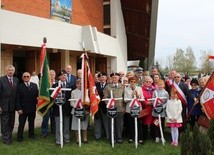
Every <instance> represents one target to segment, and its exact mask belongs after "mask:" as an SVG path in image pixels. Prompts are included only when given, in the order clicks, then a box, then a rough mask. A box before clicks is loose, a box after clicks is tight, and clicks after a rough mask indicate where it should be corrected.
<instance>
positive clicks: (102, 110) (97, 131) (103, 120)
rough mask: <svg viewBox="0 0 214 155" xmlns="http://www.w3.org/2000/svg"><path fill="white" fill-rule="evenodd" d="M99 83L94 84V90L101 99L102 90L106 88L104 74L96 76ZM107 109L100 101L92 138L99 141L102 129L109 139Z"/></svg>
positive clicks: (105, 76) (103, 102)
mask: <svg viewBox="0 0 214 155" xmlns="http://www.w3.org/2000/svg"><path fill="white" fill-rule="evenodd" d="M98 77H99V81H100V82H97V83H96V88H97V91H98V94H99V96H100V99H101V100H102V99H103V90H104V89H105V87H106V86H107V74H106V73H100V74H98ZM106 113H107V109H106V104H105V101H100V103H99V109H98V111H97V113H96V114H95V117H94V136H95V138H96V139H97V140H99V139H101V136H102V129H103V127H104V131H105V136H106V138H107V139H109V137H110V136H109V130H108V127H109V125H108V116H107V114H106Z"/></svg>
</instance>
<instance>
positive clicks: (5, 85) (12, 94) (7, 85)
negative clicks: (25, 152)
mask: <svg viewBox="0 0 214 155" xmlns="http://www.w3.org/2000/svg"><path fill="white" fill-rule="evenodd" d="M14 73H15V67H14V66H13V65H8V66H7V67H6V75H5V76H2V77H1V78H0V92H1V93H0V112H1V113H2V116H1V122H2V124H1V131H2V139H3V143H4V144H6V145H9V144H11V143H12V132H13V128H14V122H15V110H16V107H18V104H19V102H18V100H17V85H18V83H19V80H18V79H17V78H16V77H14V76H13V75H14ZM18 113H20V114H21V113H22V111H21V110H20V111H18Z"/></svg>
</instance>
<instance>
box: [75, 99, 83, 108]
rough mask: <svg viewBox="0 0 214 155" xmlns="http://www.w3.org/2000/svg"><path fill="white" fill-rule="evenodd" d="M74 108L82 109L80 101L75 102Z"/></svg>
mask: <svg viewBox="0 0 214 155" xmlns="http://www.w3.org/2000/svg"><path fill="white" fill-rule="evenodd" d="M75 108H81V109H82V108H83V107H82V100H81V99H79V100H77V103H76V106H75Z"/></svg>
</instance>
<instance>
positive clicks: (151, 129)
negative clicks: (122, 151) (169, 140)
mask: <svg viewBox="0 0 214 155" xmlns="http://www.w3.org/2000/svg"><path fill="white" fill-rule="evenodd" d="M142 128H143V140H148V133H150V138H152V139H155V125H154V124H150V125H146V124H143V125H142ZM148 130H149V131H148Z"/></svg>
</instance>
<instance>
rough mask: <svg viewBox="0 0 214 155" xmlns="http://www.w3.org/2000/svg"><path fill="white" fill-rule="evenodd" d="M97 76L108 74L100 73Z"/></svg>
mask: <svg viewBox="0 0 214 155" xmlns="http://www.w3.org/2000/svg"><path fill="white" fill-rule="evenodd" d="M97 76H98V77H101V76H107V74H106V73H99V74H98V75H97Z"/></svg>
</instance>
